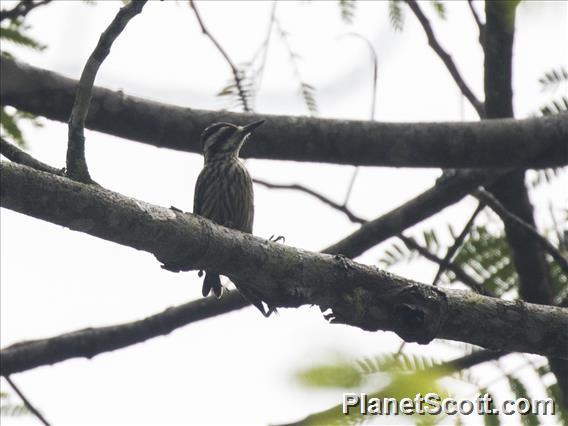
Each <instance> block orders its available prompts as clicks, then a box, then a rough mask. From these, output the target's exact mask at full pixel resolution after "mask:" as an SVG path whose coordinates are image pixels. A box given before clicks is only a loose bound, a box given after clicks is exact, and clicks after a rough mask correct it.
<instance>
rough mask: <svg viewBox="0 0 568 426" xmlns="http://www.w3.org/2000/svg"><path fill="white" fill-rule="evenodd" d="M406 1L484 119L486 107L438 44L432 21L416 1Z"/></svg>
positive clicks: (459, 85) (437, 51)
mask: <svg viewBox="0 0 568 426" xmlns="http://www.w3.org/2000/svg"><path fill="white" fill-rule="evenodd" d="M405 1H406V4H407V5H408V7H410V9H411V10H412V12H413V13H414V15H415V16H416V18H417V19H418V21H419V22H420V25H422V28H423V29H424V32H425V33H426V37H428V44H429V45H430V47H431V48H432V49H433V50H434V52H436V54H437V55H438V57H439V58H440V59H441V60H442V62H443V63H444V65H445V66H446V68H447V70H448V71H449V72H450V74H451V76H452V78H453V79H454V81H455V83H456V84H457V86H458V87H459V89H460V91H461V93H462V94H463V95H464V96H465V97H466V98H467V100H468V101H469V102H470V104H471V105H472V106H473V108H474V109H475V110H476V111H477V114H478V115H479V116H480V117H481V118H484V117H485V106H484V105H483V102H481V101H480V100H479V99H477V97H476V96H475V95H474V94H473V92H472V91H471V89H470V88H469V87H468V85H467V84H466V83H465V81H464V79H463V78H462V76H461V75H460V73H459V71H458V69H457V67H456V64H455V63H454V60H453V59H452V57H451V56H450V55H449V54H448V52H446V51H445V50H444V48H443V47H442V46H441V45H440V43H438V40H437V39H436V36H435V35H434V30H432V25H430V21H429V20H428V18H426V15H424V13H423V12H422V10H421V9H420V6H419V5H418V3H417V2H416V1H415V0H405Z"/></svg>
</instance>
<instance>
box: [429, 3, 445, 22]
mask: <svg viewBox="0 0 568 426" xmlns="http://www.w3.org/2000/svg"><path fill="white" fill-rule="evenodd" d="M430 4H431V5H432V7H433V8H434V11H435V12H436V14H437V15H438V17H439V18H440V19H443V20H445V19H446V6H445V5H444V3H442V2H441V1H438V0H432V1H431V2H430Z"/></svg>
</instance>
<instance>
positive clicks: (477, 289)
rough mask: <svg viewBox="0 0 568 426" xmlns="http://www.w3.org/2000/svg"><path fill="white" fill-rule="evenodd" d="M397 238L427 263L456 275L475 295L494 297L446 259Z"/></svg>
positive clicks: (410, 239)
mask: <svg viewBox="0 0 568 426" xmlns="http://www.w3.org/2000/svg"><path fill="white" fill-rule="evenodd" d="M398 238H400V239H401V240H402V242H403V243H404V244H406V245H407V247H408V248H410V249H414V250H416V251H417V252H418V253H419V254H420V255H422V256H423V257H425V258H426V259H428V260H429V261H431V262H434V263H437V264H438V265H440V267H441V268H444V269H448V270H450V271H452V272H453V273H454V274H455V275H456V278H457V279H458V280H460V281H461V282H462V283H464V284H465V285H467V286H468V287H469V288H471V289H472V290H474V291H475V292H476V293H479V294H483V295H485V296H491V297H495V296H494V295H492V294H491V293H490V292H489V291H488V290H487V289H486V288H485V287H483V285H481V284H479V283H478V282H477V281H475V280H474V279H473V278H471V277H470V276H469V275H468V274H467V273H466V272H465V271H464V270H463V269H462V268H460V267H459V266H458V265H454V264H453V263H451V262H450V261H448V260H446V259H441V258H439V257H438V256H436V255H435V254H434V253H431V252H430V251H429V250H427V249H426V248H424V247H422V246H421V245H420V244H418V243H417V242H416V241H414V240H413V239H412V238H408V237H407V236H405V235H403V234H399V235H398Z"/></svg>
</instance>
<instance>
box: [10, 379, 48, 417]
mask: <svg viewBox="0 0 568 426" xmlns="http://www.w3.org/2000/svg"><path fill="white" fill-rule="evenodd" d="M4 378H5V379H6V381H7V382H8V384H9V385H10V387H11V388H12V389H13V390H14V392H16V393H17V394H18V396H19V397H20V399H21V400H22V402H23V403H24V405H25V406H26V408H27V409H28V410H29V411H30V413H32V414H33V415H34V416H36V417H37V419H38V420H39V421H40V422H41V423H42V424H43V425H45V426H50V425H49V422H48V421H47V420H46V419H45V417H43V416H42V414H41V413H40V412H39V411H38V410H37V409H36V408H35V407H34V406H33V404H32V403H31V402H30V400H29V399H28V398H26V396H25V395H24V394H23V393H22V391H21V390H20V389H19V388H18V386H16V384H15V383H14V382H13V381H12V378H11V377H10V376H9V375H8V376H4Z"/></svg>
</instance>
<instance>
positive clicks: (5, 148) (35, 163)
mask: <svg viewBox="0 0 568 426" xmlns="http://www.w3.org/2000/svg"><path fill="white" fill-rule="evenodd" d="M0 153H1V154H2V155H3V156H4V157H6V158H7V159H8V160H11V161H13V162H14V163H18V164H23V165H24V166H28V167H32V168H34V169H36V170H41V171H42V172H48V173H53V174H54V175H58V176H63V175H64V170H63V169H57V168H55V167H51V166H50V165H49V164H45V163H42V162H41V161H39V160H36V159H35V158H34V157H32V156H31V155H30V154H28V153H27V152H26V151H24V150H22V149H20V148H18V147H17V146H16V145H13V144H11V143H10V142H8V141H7V140H6V139H4V138H0Z"/></svg>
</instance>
